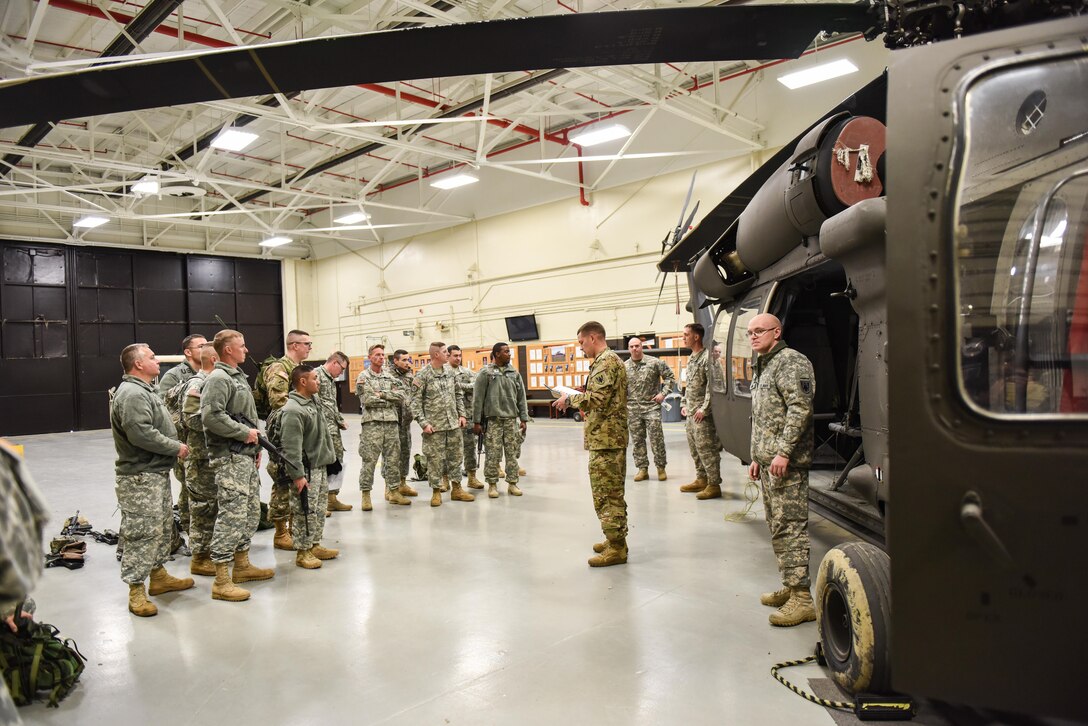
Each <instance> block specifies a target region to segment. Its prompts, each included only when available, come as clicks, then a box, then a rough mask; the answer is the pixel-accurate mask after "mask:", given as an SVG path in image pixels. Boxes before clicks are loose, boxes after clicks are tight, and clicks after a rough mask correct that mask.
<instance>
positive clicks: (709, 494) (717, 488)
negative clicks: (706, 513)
mask: <svg viewBox="0 0 1088 726" xmlns="http://www.w3.org/2000/svg"><path fill="white" fill-rule="evenodd" d="M695 498H696V499H721V498H722V486H721V484H707V485H706V489H704V490H703V491H701V492H699V493H698V494H696V495H695Z"/></svg>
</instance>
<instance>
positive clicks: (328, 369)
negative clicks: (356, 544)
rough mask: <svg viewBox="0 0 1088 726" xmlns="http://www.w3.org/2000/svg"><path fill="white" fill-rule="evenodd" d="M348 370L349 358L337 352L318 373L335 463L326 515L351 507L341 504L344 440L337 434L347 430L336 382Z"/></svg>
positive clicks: (333, 464) (331, 475) (329, 475)
mask: <svg viewBox="0 0 1088 726" xmlns="http://www.w3.org/2000/svg"><path fill="white" fill-rule="evenodd" d="M347 369H348V357H347V355H345V354H344V353H341V352H340V351H336V352H335V353H333V354H332V355H330V356H329V357H328V359H327V360H326V361H325V365H323V366H321V367H319V368H318V369H317V381H318V384H319V385H320V386H321V388H320V390H319V391H318V400H319V402H320V403H321V410H322V411H323V412H324V414H325V421H326V424H327V426H328V428H329V436H330V437H332V448H333V454H335V455H336V460H335V461H334V462H333V463H332V464H330V465H329V468H328V471H327V472H326V474H327V475H328V480H329V501H328V502H327V503H326V506H325V511H326V512H350V511H351V505H350V504H345V503H344V502H341V501H340V499H339V498H338V495H339V494H340V482H341V481H342V480H343V478H344V440H343V439H342V438H340V432H341V431H344V430H346V429H347V427H348V425H347V423H345V422H344V416H343V414H341V413H340V406H339V405H338V404H337V402H336V379H337V378H339V377H340V375H341V374H342V373H343V372H344V371H346V370H347Z"/></svg>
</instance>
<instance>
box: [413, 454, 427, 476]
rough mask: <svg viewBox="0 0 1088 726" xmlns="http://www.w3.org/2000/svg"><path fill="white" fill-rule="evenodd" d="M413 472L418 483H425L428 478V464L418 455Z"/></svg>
mask: <svg viewBox="0 0 1088 726" xmlns="http://www.w3.org/2000/svg"><path fill="white" fill-rule="evenodd" d="M412 471H413V472H415V475H416V481H423V480H424V479H426V478H427V462H426V461H425V460H424V458H423V456H422V455H420V454H416V456H415V460H414V461H413V462H412Z"/></svg>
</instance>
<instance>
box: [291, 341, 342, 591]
mask: <svg viewBox="0 0 1088 726" xmlns="http://www.w3.org/2000/svg"><path fill="white" fill-rule="evenodd" d="M320 386H321V384H320V383H318V380H317V373H315V372H314V369H313V368H311V367H310V366H308V365H306V364H305V363H300V364H299V365H298V366H296V367H295V369H294V370H293V371H291V388H292V389H293V390H292V391H291V393H289V394H288V396H287V403H285V404H284V405H283V413H282V414H281V415H282V418H281V419H280V442H281V443H282V446H283V453H284V458H285V459H287V464H286V465H285V467H286V469H287V471H286V477H287V478H288V479H289V480H290V481H291V482H292V483H293V485H294V492H293V494H294V495H295V496H292V497H291V539H292V540H293V542H294V545H295V564H296V565H298V566H299V567H302V568H304V569H307V570H316V569H317V568H319V567H321V562H322V561H323V560H331V559H334V558H335V557H336V556H337V555H339V554H340V551H339V550H335V549H328V548H325V547H322V546H321V535H322V534H323V533H324V530H325V507H324V505H325V503H326V502H327V501H328V499H329V483H328V479H327V474H326V471H325V467H327V466H328V465H329V464H331V463H333V461H335V458H334V457H335V454H334V453H333V442H332V436H331V435H330V433H329V428H328V425H327V423H326V419H325V414H324V413H322V411H321V403H320V402H319V401H318V399H317V396H316V395H315V394H316V393H317V392H318V389H319V388H320ZM336 435H337V437H338V438H339V436H340V434H339V432H337V434H336ZM302 496H305V497H306V500H307V503H308V510H309V511H308V513H306V514H303V512H302V501H301V499H300V498H301V497H302Z"/></svg>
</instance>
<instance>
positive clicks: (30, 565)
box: [0, 439, 48, 726]
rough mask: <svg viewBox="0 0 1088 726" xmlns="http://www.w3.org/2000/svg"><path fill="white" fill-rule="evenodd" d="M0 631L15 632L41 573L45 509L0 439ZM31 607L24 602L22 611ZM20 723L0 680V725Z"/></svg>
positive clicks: (14, 454)
mask: <svg viewBox="0 0 1088 726" xmlns="http://www.w3.org/2000/svg"><path fill="white" fill-rule="evenodd" d="M0 502H3V506H0V619H3V620H4V622H3V623H0V628H9V629H10V630H11V631H12V632H14V631H15V620H14V616H15V608H17V607H18V606H19V603H20V602H21V601H22V600H23V599H24V598H26V596H27V594H28V593H29V592H30V590H31V589H32V588H33V587H34V583H36V582H37V581H38V578H39V577H41V574H42V529H43V528H44V526H45V522H46V519H48V516H47V514H46V512H47V508H46V504H45V500H44V499H43V498H42V495H41V493H40V492H39V491H38V488H37V486H35V484H34V481H33V480H32V479H31V478H30V472H28V471H27V469H26V466H25V465H24V464H23V460H22V458H21V457H20V456H19V454H18V453H17V452H16V450H15V449H13V448H11V447H10V446H8V443H7V442H6V441H4V440H3V439H0ZM31 609H32V608H31V607H30V601H29V600H28V601H27V602H26V604H25V605H24V607H23V612H24V613H28V612H30V610H31ZM21 723H22V721H21V720H20V719H19V713H18V711H17V710H16V706H15V702H14V701H12V700H11V696H10V695H9V694H8V689H7V686H6V685H5V683H4V679H3V678H0V725H2V726H18V725H19V724H21Z"/></svg>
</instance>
